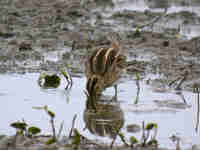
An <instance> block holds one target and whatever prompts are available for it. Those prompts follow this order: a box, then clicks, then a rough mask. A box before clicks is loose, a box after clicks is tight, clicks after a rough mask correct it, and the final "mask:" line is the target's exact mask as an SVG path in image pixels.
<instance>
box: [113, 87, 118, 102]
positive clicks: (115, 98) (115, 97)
mask: <svg viewBox="0 0 200 150" xmlns="http://www.w3.org/2000/svg"><path fill="white" fill-rule="evenodd" d="M114 89H115V95H114V97H113V98H112V100H114V101H117V84H115V85H114Z"/></svg>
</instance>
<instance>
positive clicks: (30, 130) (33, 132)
mask: <svg viewBox="0 0 200 150" xmlns="http://www.w3.org/2000/svg"><path fill="white" fill-rule="evenodd" d="M40 132H41V129H40V128H38V127H35V126H31V127H29V128H28V134H29V135H30V136H31V137H32V136H34V135H36V134H38V133H40Z"/></svg>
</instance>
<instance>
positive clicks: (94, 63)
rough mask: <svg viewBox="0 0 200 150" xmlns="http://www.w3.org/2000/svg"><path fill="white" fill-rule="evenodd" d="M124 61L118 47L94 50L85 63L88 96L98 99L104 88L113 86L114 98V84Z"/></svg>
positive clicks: (115, 45) (124, 58)
mask: <svg viewBox="0 0 200 150" xmlns="http://www.w3.org/2000/svg"><path fill="white" fill-rule="evenodd" d="M125 60H126V57H125V56H124V55H122V54H121V53H120V47H119V45H117V44H112V46H110V47H101V48H98V49H96V50H94V51H93V53H92V54H91V55H90V56H89V58H88V60H87V61H86V63H85V74H86V77H87V85H86V89H87V92H88V95H89V96H90V97H92V98H93V99H98V97H99V96H100V95H101V93H102V92H103V90H104V89H105V88H107V87H110V86H114V87H115V97H116V96H117V91H116V90H117V85H116V82H117V80H118V79H119V78H120V74H121V71H122V69H123V68H124V65H125V62H126V61H125Z"/></svg>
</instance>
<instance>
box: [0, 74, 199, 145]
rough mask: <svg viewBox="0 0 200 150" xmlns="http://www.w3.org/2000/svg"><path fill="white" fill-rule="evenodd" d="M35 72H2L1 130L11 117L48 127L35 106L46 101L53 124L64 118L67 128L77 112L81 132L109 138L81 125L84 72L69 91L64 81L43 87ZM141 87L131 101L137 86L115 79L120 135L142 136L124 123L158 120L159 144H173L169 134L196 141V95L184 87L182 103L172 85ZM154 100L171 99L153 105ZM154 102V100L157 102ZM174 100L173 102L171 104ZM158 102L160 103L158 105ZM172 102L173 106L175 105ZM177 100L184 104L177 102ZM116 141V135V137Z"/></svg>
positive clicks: (5, 129)
mask: <svg viewBox="0 0 200 150" xmlns="http://www.w3.org/2000/svg"><path fill="white" fill-rule="evenodd" d="M38 77H39V74H38V73H31V74H30V73H29V74H23V75H19V74H1V75H0V81H1V87H0V99H1V101H0V105H1V109H0V114H1V116H2V117H1V124H0V134H9V135H12V134H14V133H15V130H14V129H13V128H11V127H10V126H9V124H10V123H12V122H15V121H17V120H20V121H21V120H22V119H24V120H25V121H26V122H27V123H28V124H30V125H35V126H38V127H40V128H41V129H42V131H43V133H45V134H47V133H51V129H50V124H49V116H47V114H45V112H44V111H43V110H35V109H33V108H32V107H34V106H44V105H48V107H49V109H50V110H52V111H53V112H55V114H56V118H55V121H56V128H57V129H58V128H59V125H60V124H61V122H62V121H63V120H64V131H63V134H64V135H67V134H69V130H70V128H71V123H72V119H73V116H74V115H75V114H77V119H76V123H75V127H76V128H78V130H79V131H80V132H81V133H82V134H83V135H85V136H87V137H89V138H91V139H101V140H102V141H103V142H107V141H111V140H108V138H100V137H99V136H95V135H93V134H92V133H90V132H89V130H83V129H84V127H85V122H84V118H83V114H84V110H85V103H86V97H85V95H84V92H83V90H84V88H85V82H86V80H85V78H84V77H82V78H76V77H74V78H73V81H74V84H73V87H72V89H71V91H70V92H69V93H70V94H68V93H67V92H66V91H65V90H64V87H65V81H64V79H63V80H62V84H61V85H60V87H59V88H57V89H48V90H47V89H46V90H45V89H42V88H40V87H39V86H38V84H37V79H38ZM140 86H141V91H140V95H139V103H138V104H137V105H134V104H133V103H134V100H135V98H136V93H137V87H136V84H135V80H130V81H128V80H125V81H124V82H122V83H120V84H119V86H118V87H119V88H118V100H119V104H120V108H121V109H120V110H122V112H123V114H122V117H124V118H123V119H124V124H123V127H122V129H121V131H122V132H123V133H125V136H126V137H127V139H128V137H129V136H131V135H134V136H137V137H138V138H140V137H141V132H139V133H127V131H126V126H127V125H129V124H138V125H140V126H141V125H142V122H143V121H145V123H148V122H155V123H157V124H158V136H157V139H158V141H159V144H160V145H161V146H165V147H166V146H167V147H173V148H174V147H175V144H173V143H172V141H170V139H169V136H171V135H172V134H176V135H177V136H180V137H181V147H190V146H191V145H193V144H200V142H199V138H200V134H199V133H196V132H195V123H196V106H195V103H196V101H195V98H196V97H195V95H194V94H192V93H189V92H183V95H184V96H185V99H186V101H187V103H188V105H184V104H183V101H182V99H181V98H180V96H178V95H176V94H175V93H174V92H173V91H172V92H170V91H169V92H167V93H158V92H157V93H156V92H153V90H152V88H151V87H150V85H146V84H145V81H141V83H140ZM113 92H114V90H113V88H110V89H107V90H106V92H105V93H104V94H105V95H107V96H113V94H114V93H113ZM154 100H157V101H158V102H160V103H162V104H165V102H166V103H170V104H171V105H164V106H163V105H158V103H155V102H154ZM160 103H159V104H160ZM173 104H174V105H173ZM161 106H162V107H161ZM174 106H176V107H174ZM178 106H184V107H183V108H182V107H180V108H179V107H178ZM117 143H119V144H120V140H118V141H117Z"/></svg>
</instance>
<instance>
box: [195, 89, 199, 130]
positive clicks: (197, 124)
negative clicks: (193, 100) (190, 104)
mask: <svg viewBox="0 0 200 150" xmlns="http://www.w3.org/2000/svg"><path fill="white" fill-rule="evenodd" d="M199 105H200V103H199V90H198V92H197V123H196V128H195V130H196V132H198V127H199Z"/></svg>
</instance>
